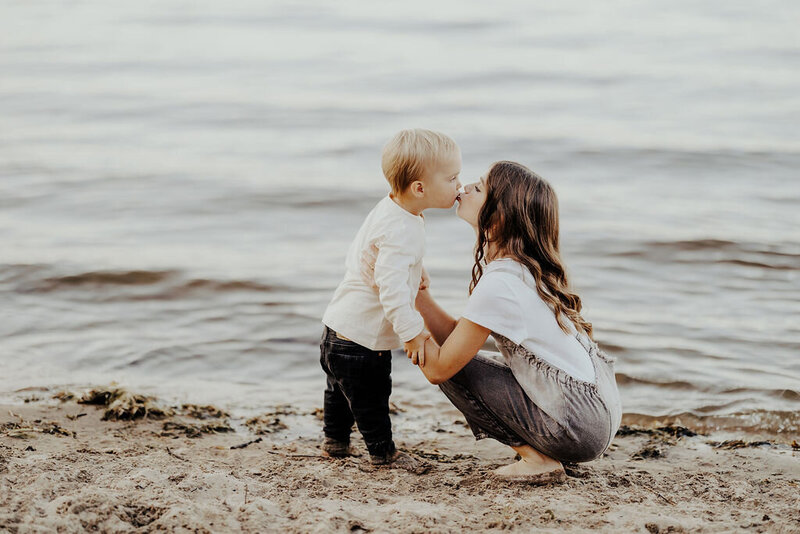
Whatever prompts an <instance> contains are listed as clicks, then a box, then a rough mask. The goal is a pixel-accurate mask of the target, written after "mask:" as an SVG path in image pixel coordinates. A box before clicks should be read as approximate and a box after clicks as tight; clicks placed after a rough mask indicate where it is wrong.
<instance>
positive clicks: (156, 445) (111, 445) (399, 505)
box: [0, 388, 800, 533]
mask: <svg viewBox="0 0 800 534" xmlns="http://www.w3.org/2000/svg"><path fill="white" fill-rule="evenodd" d="M109 391H110V392H111V393H109ZM113 392H114V390H113V388H111V389H108V388H106V389H100V390H96V391H95V394H94V395H88V394H87V391H82V392H69V393H64V392H59V391H54V390H39V391H35V392H33V393H29V394H28V397H27V402H25V403H24V404H17V405H4V406H0V531H3V532H12V533H17V532H80V531H102V532H109V531H115V532H151V531H168V532H229V531H236V532H238V531H242V532H274V531H281V532H330V531H343V532H348V531H349V532H359V531H363V532H457V531H494V530H498V531H499V530H518V531H532V530H534V529H535V530H536V531H540V532H583V531H588V530H593V531H600V532H649V533H664V532H731V531H738V530H746V531H751V532H798V531H800V511H799V510H800V498H798V496H799V495H800V493H799V492H800V463H798V457H799V456H800V450H798V448H797V443H796V442H795V443H794V445H793V444H792V443H791V441H790V442H786V438H785V437H776V438H775V439H769V440H764V439H760V440H754V439H753V438H752V437H750V438H748V437H741V439H740V440H730V439H728V440H720V439H718V437H714V436H708V435H694V436H692V435H691V434H692V432H691V431H689V430H688V429H685V428H683V427H679V426H674V425H673V426H668V427H663V428H662V429H661V430H658V429H642V428H638V427H630V426H623V428H622V429H621V431H620V433H619V434H618V436H617V438H616V439H615V441H614V443H613V444H612V446H611V448H610V450H609V451H608V452H607V453H606V454H605V455H604V456H603V457H602V458H600V459H598V460H596V461H594V462H590V463H586V464H579V465H570V466H567V472H568V474H569V477H568V480H567V482H566V483H565V484H563V485H560V486H551V487H530V486H524V485H509V484H501V483H498V482H496V481H493V480H491V479H490V477H489V476H488V473H489V472H490V471H491V470H492V469H493V468H495V467H497V466H499V465H502V464H505V463H508V462H509V461H511V459H512V458H511V457H510V456H509V454H508V453H507V452H506V449H505V448H504V447H503V446H501V445H499V444H498V443H496V442H494V441H492V440H484V441H481V442H475V440H474V439H473V438H472V436H471V434H470V433H469V431H468V429H467V428H466V427H465V426H464V425H463V424H461V422H460V421H458V420H457V419H456V420H455V421H454V423H455V424H454V425H453V426H452V427H451V428H454V429H455V430H441V429H440V430H441V431H437V432H435V433H434V434H433V435H435V436H436V437H435V438H433V439H429V438H425V439H416V440H415V438H414V436H403V437H402V439H398V445H399V446H400V447H401V448H403V449H405V450H407V451H411V452H412V453H414V454H417V455H418V456H419V457H421V458H422V459H424V460H425V461H426V462H427V466H428V468H429V469H428V471H427V473H425V474H422V475H416V474H412V473H409V472H406V471H402V470H397V469H386V468H380V469H375V468H372V467H371V466H369V465H368V463H367V462H366V461H365V457H366V455H364V456H362V457H360V458H348V459H336V460H334V459H327V458H324V457H322V456H320V450H319V442H318V439H316V438H314V439H312V438H310V437H304V438H297V439H293V438H291V437H290V435H291V432H292V427H293V426H295V425H296V424H305V425H318V426H320V427H321V422H319V419H318V416H317V414H315V413H313V412H311V413H297V412H293V411H292V410H291V408H289V407H287V406H283V407H276V409H274V410H272V411H269V412H265V413H264V414H262V415H260V416H258V417H254V418H251V419H248V420H243V419H236V418H234V417H230V416H229V415H228V414H226V413H225V412H224V411H222V410H219V409H217V408H214V407H209V406H192V405H181V406H168V407H167V406H163V405H161V404H159V402H158V400H157V399H151V398H145V397H142V396H138V397H137V396H135V395H132V394H130V393H128V392H125V391H124V390H121V391H118V392H116V394H117V395H121V397H120V398H118V399H115V395H114V394H113ZM55 397H58V398H55ZM91 397H93V399H91ZM81 399H84V400H87V399H91V400H93V401H94V402H96V403H98V404H95V405H91V404H85V403H81V402H78V401H81ZM401 409H402V408H401ZM131 416H133V417H136V418H135V419H133V420H126V419H125V418H128V417H131ZM115 417H121V418H123V419H119V420H115V419H114V418H115ZM436 424H437V422H436V421H431V425H432V426H434V425H436ZM287 436H289V437H287ZM356 436H357V434H356ZM357 437H358V439H354V444H355V445H356V446H357V447H359V448H360V450H361V451H362V453H363V452H365V451H363V444H362V443H361V442H360V436H357Z"/></svg>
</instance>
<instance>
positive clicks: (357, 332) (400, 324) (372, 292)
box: [322, 195, 425, 350]
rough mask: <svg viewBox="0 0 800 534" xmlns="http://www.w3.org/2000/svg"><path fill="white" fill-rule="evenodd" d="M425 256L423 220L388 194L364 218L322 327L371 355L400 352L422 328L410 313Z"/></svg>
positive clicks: (419, 319)
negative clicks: (364, 348)
mask: <svg viewBox="0 0 800 534" xmlns="http://www.w3.org/2000/svg"><path fill="white" fill-rule="evenodd" d="M424 255H425V221H424V220H423V218H422V216H420V215H414V214H413V213H410V212H408V211H406V210H405V209H403V208H402V207H400V206H399V205H398V204H396V203H395V202H394V201H393V200H392V199H391V197H389V196H388V195H387V196H386V197H385V198H384V199H383V200H381V201H380V202H378V204H377V205H376V206H375V207H374V208H373V209H372V211H371V212H370V213H369V215H367V218H366V219H365V220H364V223H363V224H362V225H361V228H360V229H359V231H358V234H356V237H355V239H354V240H353V243H352V244H351V245H350V249H349V250H348V252H347V260H346V262H345V265H346V271H345V275H344V280H342V282H341V283H340V284H339V287H337V288H336V292H335V293H334V295H333V299H332V300H331V302H330V304H328V308H327V309H326V310H325V314H324V315H323V317H322V322H323V323H324V324H326V325H327V326H328V327H330V328H331V329H332V330H334V331H336V332H337V333H338V334H340V335H342V336H344V337H346V338H348V339H351V340H352V341H354V342H356V343H358V344H359V345H362V346H364V347H367V348H368V349H371V350H391V349H396V348H400V347H402V345H403V342H405V341H410V340H411V339H413V338H415V337H416V336H417V335H419V334H420V333H421V332H422V331H423V330H424V329H425V322H424V321H423V320H422V316H421V315H420V314H419V312H417V311H416V309H415V308H414V300H415V299H416V297H417V291H418V290H419V283H420V279H421V277H422V257H423V256H424Z"/></svg>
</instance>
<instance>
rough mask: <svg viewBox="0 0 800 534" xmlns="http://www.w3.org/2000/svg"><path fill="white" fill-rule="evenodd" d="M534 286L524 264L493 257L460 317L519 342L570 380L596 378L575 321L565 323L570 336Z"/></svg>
mask: <svg viewBox="0 0 800 534" xmlns="http://www.w3.org/2000/svg"><path fill="white" fill-rule="evenodd" d="M504 271H513V272H504ZM535 288H536V283H535V282H534V279H533V275H531V273H530V272H529V271H528V269H527V267H525V266H524V265H522V264H521V263H519V262H517V261H516V260H512V259H510V258H501V259H498V260H494V261H492V262H490V263H489V264H488V265H487V266H486V268H485V269H484V271H483V276H482V277H481V279H480V280H479V281H478V284H477V285H476V286H475V289H474V290H473V291H472V295H470V297H469V301H468V302H467V307H466V310H464V313H463V315H462V316H463V317H464V318H466V319H469V320H470V321H472V322H473V323H476V324H479V325H481V326H484V327H486V328H488V329H490V330H491V331H492V332H496V333H498V334H500V335H501V336H504V337H506V338H508V339H509V340H511V341H512V342H513V343H516V344H517V345H522V346H523V347H525V348H526V349H528V350H529V351H531V352H532V353H533V354H535V355H536V356H537V357H539V358H541V359H542V360H544V361H546V362H547V363H549V364H551V365H553V366H555V367H558V368H559V369H561V370H563V371H564V372H566V373H568V374H569V375H570V376H572V377H573V378H577V379H578V380H584V381H586V382H594V379H595V373H594V366H593V365H592V361H591V359H590V358H589V354H588V352H586V349H585V348H584V347H583V345H581V343H580V341H578V339H577V338H576V337H575V335H576V333H577V331H576V330H575V327H574V325H573V324H572V323H571V322H570V321H567V326H568V327H569V329H570V333H569V334H566V333H565V332H564V331H563V330H561V327H559V326H558V322H557V321H556V316H555V314H554V313H553V310H552V309H551V308H550V307H549V306H548V305H547V303H546V302H545V301H543V300H542V298H541V297H540V296H539V293H538V292H537V291H536V289H535Z"/></svg>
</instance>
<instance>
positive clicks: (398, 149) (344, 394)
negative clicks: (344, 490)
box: [320, 129, 461, 465]
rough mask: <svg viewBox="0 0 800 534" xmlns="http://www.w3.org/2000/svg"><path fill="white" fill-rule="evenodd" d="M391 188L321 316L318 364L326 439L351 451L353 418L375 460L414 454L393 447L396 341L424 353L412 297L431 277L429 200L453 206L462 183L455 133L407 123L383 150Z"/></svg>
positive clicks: (329, 447)
mask: <svg viewBox="0 0 800 534" xmlns="http://www.w3.org/2000/svg"><path fill="white" fill-rule="evenodd" d="M381 166H382V168H383V174H384V176H385V177H386V180H387V181H388V182H389V184H390V186H391V193H390V194H389V195H387V196H386V197H384V198H383V200H381V201H380V202H378V204H377V205H376V206H375V207H374V208H373V209H372V211H371V212H370V213H369V215H367V218H366V220H365V221H364V223H363V224H362V225H361V228H360V229H359V231H358V234H356V237H355V239H354V241H353V243H352V244H351V245H350V249H349V251H348V253H347V260H346V272H345V275H344V280H342V282H341V283H340V284H339V287H338V288H337V289H336V292H335V293H334V295H333V299H332V300H331V302H330V304H329V305H328V308H327V309H326V310H325V314H324V316H323V318H322V322H323V324H324V325H325V329H324V333H323V336H322V342H321V344H320V363H321V365H322V368H323V370H324V371H325V374H326V375H327V388H326V389H325V400H324V425H323V431H324V433H325V441H324V443H323V445H322V450H323V452H324V453H325V454H327V455H329V456H336V457H340V456H347V455H349V454H351V449H350V430H351V428H352V426H353V422H354V421H355V423H356V425H357V426H358V429H359V431H361V435H362V436H363V437H364V441H365V442H366V445H367V449H368V450H369V454H370V461H371V462H372V463H373V464H375V465H379V464H390V463H397V464H402V463H403V462H408V461H410V460H411V459H410V457H409V456H408V455H405V454H404V453H401V452H400V451H397V450H396V449H395V444H394V441H393V440H392V427H391V421H390V420H389V395H390V394H391V391H392V381H391V370H392V363H391V357H392V354H391V350H392V349H396V348H399V347H400V346H403V348H404V350H405V351H406V353H407V354H408V355H409V357H412V358H413V359H414V361H415V362H416V360H417V358H420V359H421V358H424V350H425V340H426V339H427V338H428V337H430V334H429V333H428V332H427V331H426V330H425V323H424V321H423V320H422V316H421V315H420V314H419V313H418V312H417V311H416V309H415V307H414V299H415V298H416V294H417V291H418V289H419V286H420V281H421V278H422V276H423V272H424V270H423V267H422V257H423V256H424V254H425V223H424V220H423V218H422V212H423V211H424V210H426V209H428V208H451V207H452V206H453V204H454V203H455V200H456V196H457V195H458V189H459V188H460V187H461V184H460V183H459V179H458V175H459V173H460V172H461V151H460V150H459V148H458V145H456V143H455V141H453V140H452V139H451V138H450V137H448V136H446V135H444V134H441V133H438V132H433V131H430V130H423V129H413V130H403V131H401V132H400V133H398V134H397V135H395V136H394V138H392V140H390V141H389V143H387V145H386V146H385V147H384V149H383V155H382V158H381Z"/></svg>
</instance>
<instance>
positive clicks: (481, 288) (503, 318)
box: [462, 273, 527, 344]
mask: <svg viewBox="0 0 800 534" xmlns="http://www.w3.org/2000/svg"><path fill="white" fill-rule="evenodd" d="M504 278H505V275H503V274H502V273H488V274H485V275H483V276H482V277H481V279H480V280H479V281H478V285H476V286H475V289H473V290H472V295H470V297H469V300H468V301H467V307H466V309H465V310H464V313H463V314H462V317H464V318H465V319H469V320H470V321H472V322H473V323H475V324H479V325H481V326H483V327H485V328H488V329H489V330H491V331H492V332H496V333H498V334H500V335H501V336H503V337H507V338H508V339H510V340H511V341H513V342H514V343H517V344H519V343H522V341H523V340H524V339H525V338H526V337H527V335H526V329H525V324H524V320H523V315H522V307H521V306H520V303H519V300H518V299H517V297H516V295H515V294H514V290H513V289H512V287H511V285H509V283H508V281H507V280H505V279H504Z"/></svg>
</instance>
